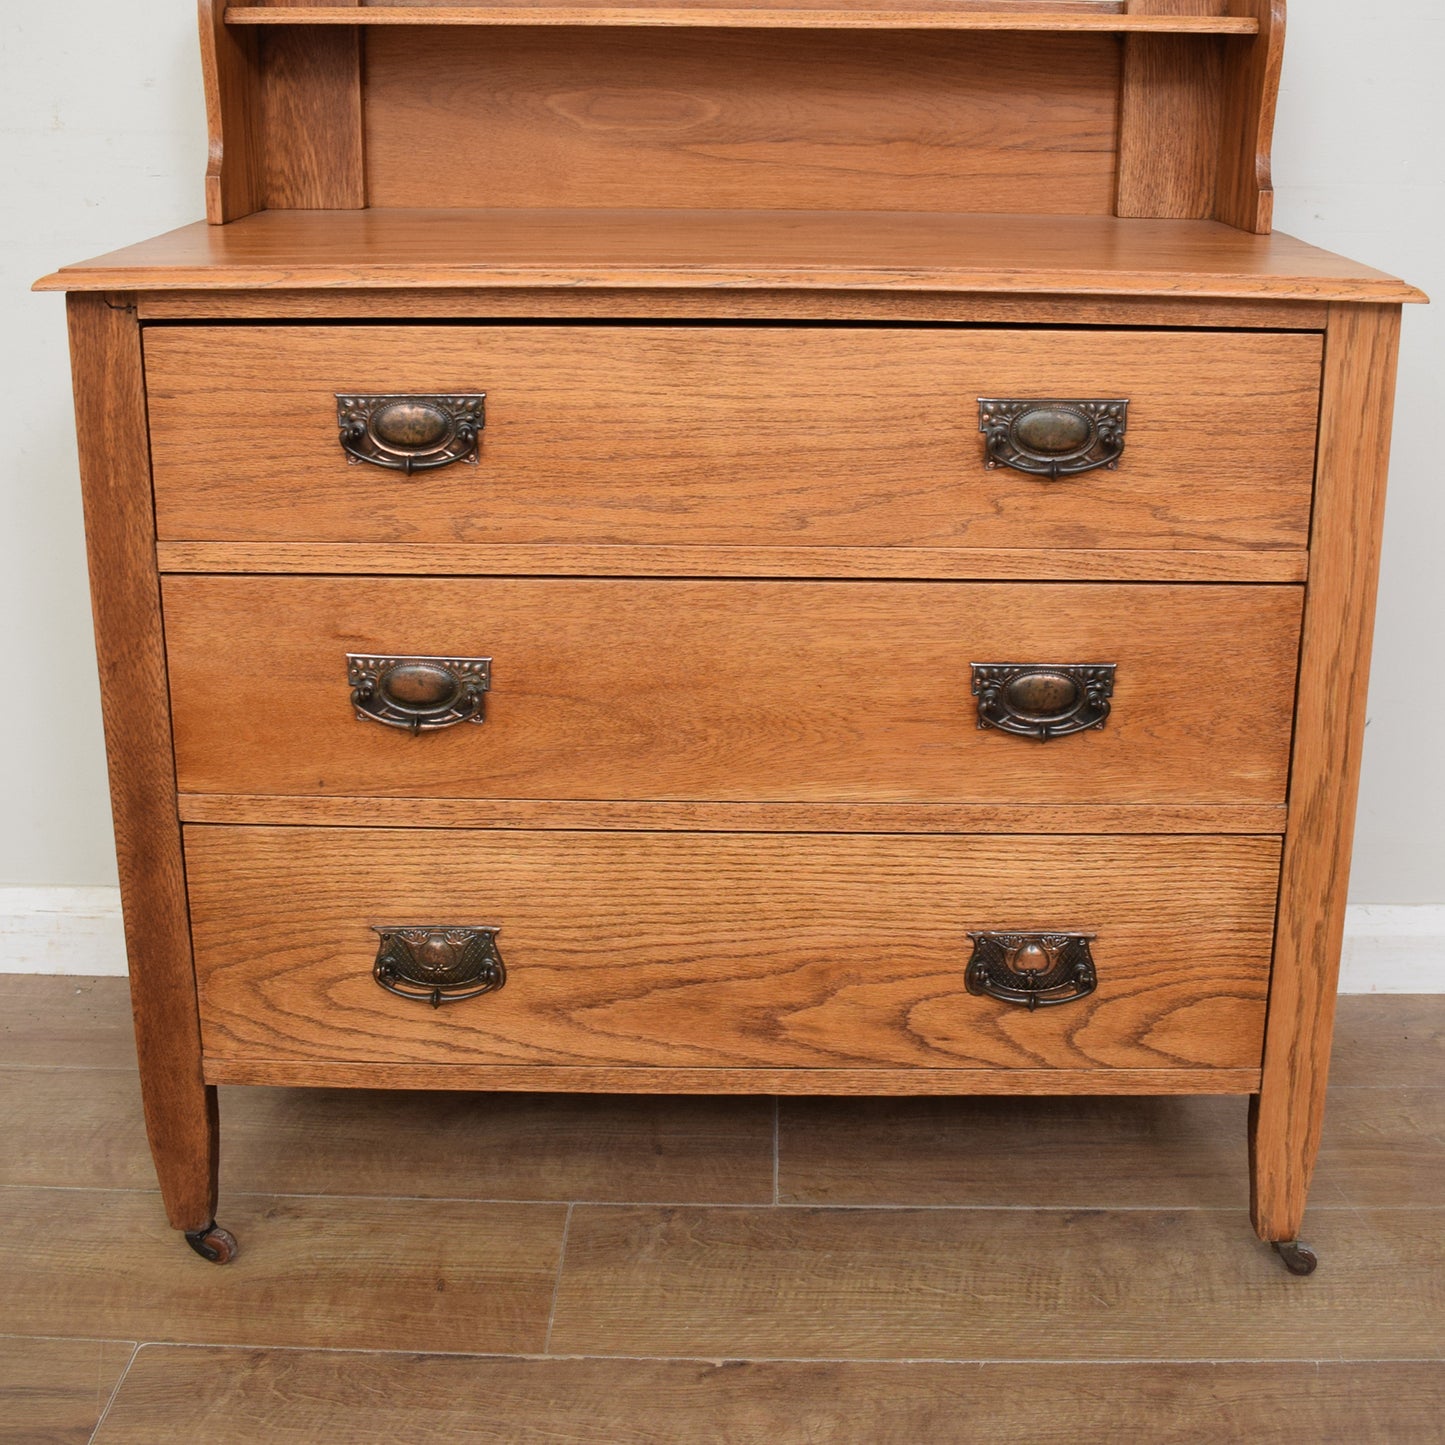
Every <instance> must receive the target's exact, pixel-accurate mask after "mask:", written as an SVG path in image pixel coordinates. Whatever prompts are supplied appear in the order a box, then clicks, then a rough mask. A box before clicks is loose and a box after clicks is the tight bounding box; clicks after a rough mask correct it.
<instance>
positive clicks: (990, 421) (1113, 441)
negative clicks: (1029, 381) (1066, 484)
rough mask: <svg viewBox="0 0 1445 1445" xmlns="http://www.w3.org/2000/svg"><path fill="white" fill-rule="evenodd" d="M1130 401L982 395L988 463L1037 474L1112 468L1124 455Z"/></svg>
mask: <svg viewBox="0 0 1445 1445" xmlns="http://www.w3.org/2000/svg"><path fill="white" fill-rule="evenodd" d="M1128 425H1129V403H1128V402H1127V401H1046V400H1045V401H1005V400H999V399H996V398H988V397H979V399H978V429H979V431H981V432H982V433H983V434H984V436H985V437H986V438H987V440H986V442H985V443H984V465H985V466H987V467H991V468H992V467H1012V468H1013V469H1014V471H1016V472H1028V473H1029V474H1030V475H1031V476H1035V477H1048V478H1049V479H1050V480H1051V481H1055V482H1056V481H1058V479H1059V478H1060V477H1076V476H1078V475H1079V474H1080V473H1081V472H1092V471H1093V470H1094V469H1095V468H1097V467H1108V468H1109V469H1110V470H1113V469H1114V468H1115V467H1117V466H1118V465H1119V458H1120V457H1121V456H1123V455H1124V433H1125V432H1126V431H1127V429H1128Z"/></svg>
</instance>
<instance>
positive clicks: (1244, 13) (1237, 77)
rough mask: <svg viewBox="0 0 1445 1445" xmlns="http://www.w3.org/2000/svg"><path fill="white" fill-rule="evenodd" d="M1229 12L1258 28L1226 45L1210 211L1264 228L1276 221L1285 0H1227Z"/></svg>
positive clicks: (1231, 222) (1230, 222) (1245, 226)
mask: <svg viewBox="0 0 1445 1445" xmlns="http://www.w3.org/2000/svg"><path fill="white" fill-rule="evenodd" d="M1229 13H1230V14H1231V15H1235V16H1238V17H1240V18H1242V19H1249V20H1255V21H1257V22H1258V25H1259V34H1258V35H1257V36H1256V37H1255V38H1254V39H1252V40H1235V41H1232V42H1230V43H1229V44H1228V45H1227V46H1226V49H1225V59H1224V110H1223V113H1224V128H1223V131H1222V133H1221V135H1222V139H1221V147H1220V157H1219V178H1218V183H1217V189H1216V195H1215V205H1214V215H1215V218H1216V219H1217V220H1220V221H1224V222H1226V223H1227V224H1228V225H1231V226H1238V227H1239V228H1240V229H1241V230H1244V231H1257V232H1260V233H1262V234H1268V232H1269V230H1270V228H1271V227H1272V226H1273V224H1274V180H1273V174H1272V163H1271V148H1272V143H1273V137H1274V118H1275V111H1276V109H1277V108H1278V105H1279V82H1280V75H1281V72H1282V69H1283V66H1284V32H1285V0H1229Z"/></svg>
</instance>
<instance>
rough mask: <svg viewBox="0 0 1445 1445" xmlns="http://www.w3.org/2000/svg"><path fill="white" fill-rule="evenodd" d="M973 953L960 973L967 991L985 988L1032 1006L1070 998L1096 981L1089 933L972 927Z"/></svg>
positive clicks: (985, 991)
mask: <svg viewBox="0 0 1445 1445" xmlns="http://www.w3.org/2000/svg"><path fill="white" fill-rule="evenodd" d="M968 936H969V937H970V938H971V939H973V956H972V957H971V958H970V959H969V960H968V969H967V971H966V972H965V973H964V976H963V981H964V986H965V987H966V988H967V989H968V991H969V993H981V994H987V995H988V996H989V997H990V998H1000V999H1003V1001H1004V1002H1005V1003H1017V1004H1023V1005H1024V1006H1025V1007H1026V1008H1028V1009H1029V1010H1030V1011H1032V1010H1034V1009H1036V1008H1050V1007H1052V1006H1053V1005H1055V1004H1061V1003H1073V1002H1074V1000H1075V999H1080V998H1084V997H1086V996H1087V995H1088V994H1091V993H1093V991H1094V990H1095V989H1096V988H1097V987H1098V986H1099V978H1098V974H1097V973H1096V971H1095V969H1094V957H1093V954H1091V953H1090V952H1089V944H1090V943H1091V942H1092V941H1093V938H1094V935H1093V934H1092V933H970V934H969V935H968Z"/></svg>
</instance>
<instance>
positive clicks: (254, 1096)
mask: <svg viewBox="0 0 1445 1445" xmlns="http://www.w3.org/2000/svg"><path fill="white" fill-rule="evenodd" d="M0 1184H36V1185H65V1186H69V1187H74V1188H82V1189H85V1188H98V1189H146V1190H150V1189H154V1188H155V1170H154V1168H153V1166H152V1164H151V1159H150V1153H149V1151H148V1149H147V1146H146V1138H145V1122H144V1119H143V1117H142V1114H141V1105H140V1082H139V1080H138V1078H137V1077H136V1074H135V1073H134V1071H128V1070H114V1071H111V1070H104V1071H102V1070H89V1071H84V1072H79V1071H66V1070H28V1069H0ZM221 1191H222V1197H223V1198H228V1197H229V1196H230V1195H231V1194H233V1193H235V1192H246V1193H260V1194H329V1195H336V1196H340V1195H350V1194H366V1195H378V1196H405V1197H433V1198H457V1199H504V1200H506V1199H516V1200H525V1199H538V1200H564V1201H570V1200H573V1199H600V1200H618V1201H623V1202H629V1203H639V1202H650V1201H658V1202H669V1203H695V1202H696V1203H724V1204H732V1203H757V1204H764V1203H767V1202H768V1201H769V1200H771V1198H772V1193H773V1104H772V1100H771V1099H767V1098H717V1099H711V1098H689V1097H670V1096H667V1095H636V1096H627V1097H614V1096H608V1095H588V1094H552V1095H547V1094H485V1095H483V1094H460V1093H405V1092H402V1091H393V1092H381V1091H371V1090H355V1089H252V1088H234V1089H222V1091H221Z"/></svg>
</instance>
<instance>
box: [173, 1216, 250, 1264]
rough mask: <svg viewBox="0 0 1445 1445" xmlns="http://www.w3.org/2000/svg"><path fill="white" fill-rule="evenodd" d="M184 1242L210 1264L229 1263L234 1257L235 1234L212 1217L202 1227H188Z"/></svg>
mask: <svg viewBox="0 0 1445 1445" xmlns="http://www.w3.org/2000/svg"><path fill="white" fill-rule="evenodd" d="M186 1243H187V1244H189V1245H190V1247H191V1248H192V1249H193V1250H195V1252H196V1253H197V1254H198V1255H200V1256H201V1258H202V1259H208V1260H210V1262H211V1263H212V1264H230V1262H231V1261H232V1260H233V1259H235V1257H236V1250H237V1248H238V1246H237V1244H236V1236H235V1235H234V1234H232V1233H231V1232H230V1230H227V1229H222V1228H221V1227H220V1225H218V1224H217V1223H216V1221H215V1220H214V1219H213V1220H212V1221H211V1222H210V1223H209V1224H208V1225H207V1226H206V1227H205V1228H204V1229H188V1230H187V1231H186Z"/></svg>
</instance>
